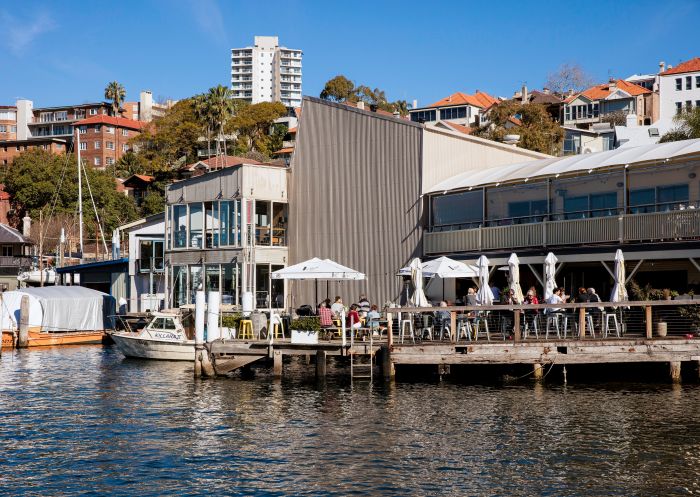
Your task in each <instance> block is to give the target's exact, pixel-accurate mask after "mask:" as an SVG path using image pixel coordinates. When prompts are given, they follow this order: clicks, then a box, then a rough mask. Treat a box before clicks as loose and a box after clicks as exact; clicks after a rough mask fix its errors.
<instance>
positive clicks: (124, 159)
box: [107, 150, 151, 178]
mask: <svg viewBox="0 0 700 497" xmlns="http://www.w3.org/2000/svg"><path fill="white" fill-rule="evenodd" d="M107 171H109V172H110V174H112V176H114V177H115V178H128V177H129V176H131V175H133V174H149V173H151V171H149V164H148V163H147V162H146V161H145V160H144V159H143V157H142V156H141V155H139V154H136V153H135V152H134V151H132V150H129V151H128V152H126V153H125V154H124V155H122V156H121V158H120V159H119V160H118V161H117V162H116V163H115V164H114V165H113V166H108V167H107Z"/></svg>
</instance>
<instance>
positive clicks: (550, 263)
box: [544, 252, 559, 302]
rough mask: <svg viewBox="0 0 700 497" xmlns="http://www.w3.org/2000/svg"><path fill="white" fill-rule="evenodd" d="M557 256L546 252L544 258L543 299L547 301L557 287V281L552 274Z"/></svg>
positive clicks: (555, 267)
mask: <svg viewBox="0 0 700 497" xmlns="http://www.w3.org/2000/svg"><path fill="white" fill-rule="evenodd" d="M557 261H559V259H557V257H556V256H555V255H554V254H553V253H551V252H550V253H549V254H547V257H545V259H544V278H545V282H544V301H545V302H547V301H548V300H549V299H550V298H551V297H552V295H554V289H555V288H556V287H557V282H556V281H554V275H555V274H556V271H557Z"/></svg>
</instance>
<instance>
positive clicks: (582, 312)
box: [578, 307, 586, 340]
mask: <svg viewBox="0 0 700 497" xmlns="http://www.w3.org/2000/svg"><path fill="white" fill-rule="evenodd" d="M578 338H579V340H583V339H584V338H586V308H585V307H581V308H580V309H579V310H578Z"/></svg>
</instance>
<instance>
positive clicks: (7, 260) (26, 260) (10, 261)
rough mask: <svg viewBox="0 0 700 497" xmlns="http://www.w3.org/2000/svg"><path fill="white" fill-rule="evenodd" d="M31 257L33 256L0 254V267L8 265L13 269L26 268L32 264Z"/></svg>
mask: <svg viewBox="0 0 700 497" xmlns="http://www.w3.org/2000/svg"><path fill="white" fill-rule="evenodd" d="M33 259H34V258H33V257H31V256H28V255H9V256H7V255H3V256H0V267H2V268H8V267H9V268H13V269H14V270H19V269H23V268H28V267H30V266H31V265H32V261H33Z"/></svg>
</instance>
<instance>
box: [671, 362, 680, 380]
mask: <svg viewBox="0 0 700 497" xmlns="http://www.w3.org/2000/svg"><path fill="white" fill-rule="evenodd" d="M669 373H670V375H671V381H672V382H673V383H680V382H681V361H671V362H670V363H669Z"/></svg>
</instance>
